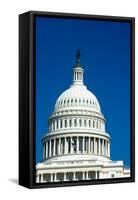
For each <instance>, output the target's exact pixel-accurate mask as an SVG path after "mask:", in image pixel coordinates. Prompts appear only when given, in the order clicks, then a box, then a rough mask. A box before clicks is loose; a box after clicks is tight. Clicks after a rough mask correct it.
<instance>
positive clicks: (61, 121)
mask: <svg viewBox="0 0 138 200" xmlns="http://www.w3.org/2000/svg"><path fill="white" fill-rule="evenodd" d="M62 126H63V124H62V120H61V121H60V128H62Z"/></svg>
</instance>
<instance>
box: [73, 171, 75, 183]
mask: <svg viewBox="0 0 138 200" xmlns="http://www.w3.org/2000/svg"><path fill="white" fill-rule="evenodd" d="M74 180H75V172H73V181H74Z"/></svg>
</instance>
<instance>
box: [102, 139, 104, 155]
mask: <svg viewBox="0 0 138 200" xmlns="http://www.w3.org/2000/svg"><path fill="white" fill-rule="evenodd" d="M102 155H103V156H104V139H102Z"/></svg>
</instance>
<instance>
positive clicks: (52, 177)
mask: <svg viewBox="0 0 138 200" xmlns="http://www.w3.org/2000/svg"><path fill="white" fill-rule="evenodd" d="M50 176H51V177H50V178H51V180H50V182H53V173H51V174H50Z"/></svg>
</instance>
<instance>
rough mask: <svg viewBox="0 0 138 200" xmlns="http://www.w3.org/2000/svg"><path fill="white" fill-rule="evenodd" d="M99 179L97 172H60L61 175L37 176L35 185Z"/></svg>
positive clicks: (46, 174) (47, 174)
mask: <svg viewBox="0 0 138 200" xmlns="http://www.w3.org/2000/svg"><path fill="white" fill-rule="evenodd" d="M91 179H99V171H83V172H82V171H77V172H61V173H55V172H54V173H52V172H51V173H44V174H38V175H37V177H36V181H37V183H41V182H56V181H75V180H91Z"/></svg>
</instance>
